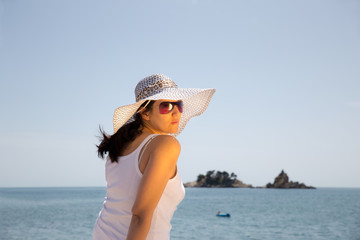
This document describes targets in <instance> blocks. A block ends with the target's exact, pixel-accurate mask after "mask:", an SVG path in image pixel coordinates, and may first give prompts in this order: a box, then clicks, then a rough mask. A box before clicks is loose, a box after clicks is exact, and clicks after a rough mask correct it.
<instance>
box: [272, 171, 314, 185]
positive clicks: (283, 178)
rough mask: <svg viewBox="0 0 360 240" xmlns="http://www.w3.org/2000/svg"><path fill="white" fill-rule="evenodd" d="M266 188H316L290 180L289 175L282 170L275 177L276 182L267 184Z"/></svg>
mask: <svg viewBox="0 0 360 240" xmlns="http://www.w3.org/2000/svg"><path fill="white" fill-rule="evenodd" d="M265 188H300V189H315V187H312V186H306V185H305V184H304V183H299V182H293V181H289V177H288V175H287V174H286V173H285V172H284V170H282V171H281V173H280V174H279V175H278V176H277V177H276V178H275V180H274V183H268V184H266V187H265Z"/></svg>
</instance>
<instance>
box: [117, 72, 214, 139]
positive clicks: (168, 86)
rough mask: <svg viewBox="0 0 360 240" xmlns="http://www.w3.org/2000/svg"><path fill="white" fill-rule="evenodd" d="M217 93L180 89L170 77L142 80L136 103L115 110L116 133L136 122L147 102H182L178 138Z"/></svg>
mask: <svg viewBox="0 0 360 240" xmlns="http://www.w3.org/2000/svg"><path fill="white" fill-rule="evenodd" d="M214 93H215V89H212V88H209V89H198V88H179V87H178V86H177V85H176V84H175V83H174V82H173V81H172V80H171V79H170V78H169V77H168V76H166V75H164V74H153V75H151V76H148V77H146V78H144V79H142V80H141V81H140V82H139V83H138V84H137V85H136V88H135V100H136V102H135V103H133V104H130V105H126V106H122V107H119V108H117V109H116V110H115V113H114V118H113V125H114V133H115V132H116V131H117V130H118V129H119V128H121V127H122V126H123V125H125V124H128V123H130V122H132V121H134V114H135V113H136V111H137V110H138V108H139V107H140V106H141V105H142V104H143V103H144V102H145V101H147V100H160V99H167V100H174V101H177V100H182V101H183V113H182V115H181V118H180V122H179V129H178V131H177V132H176V133H175V134H172V135H174V136H177V135H179V134H180V133H181V131H182V130H183V129H184V128H185V126H186V124H187V122H188V121H189V120H190V119H191V118H192V117H195V116H198V115H200V114H202V113H203V112H204V111H205V110H206V108H207V106H208V105H209V102H210V100H211V98H212V96H213V94H214Z"/></svg>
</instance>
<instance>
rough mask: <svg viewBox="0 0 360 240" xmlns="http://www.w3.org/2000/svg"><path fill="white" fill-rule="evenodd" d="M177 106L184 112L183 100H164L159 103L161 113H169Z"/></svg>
mask: <svg viewBox="0 0 360 240" xmlns="http://www.w3.org/2000/svg"><path fill="white" fill-rule="evenodd" d="M175 106H177V108H178V110H179V112H180V113H182V112H183V101H178V102H162V103H160V105H159V112H160V114H168V113H170V112H171V111H172V110H174V108H175Z"/></svg>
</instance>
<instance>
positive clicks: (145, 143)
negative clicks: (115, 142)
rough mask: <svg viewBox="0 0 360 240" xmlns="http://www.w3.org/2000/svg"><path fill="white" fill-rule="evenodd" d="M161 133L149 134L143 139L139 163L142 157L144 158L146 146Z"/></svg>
mask: <svg viewBox="0 0 360 240" xmlns="http://www.w3.org/2000/svg"><path fill="white" fill-rule="evenodd" d="M158 135H159V134H151V135H149V136H147V137H146V138H145V140H144V141H143V143H142V144H141V145H143V146H142V147H141V148H140V154H139V157H138V163H139V162H140V159H141V158H142V155H143V154H144V152H145V149H146V147H147V146H148V145H149V143H150V142H151V141H152V140H153V139H154V138H155V137H156V136H158Z"/></svg>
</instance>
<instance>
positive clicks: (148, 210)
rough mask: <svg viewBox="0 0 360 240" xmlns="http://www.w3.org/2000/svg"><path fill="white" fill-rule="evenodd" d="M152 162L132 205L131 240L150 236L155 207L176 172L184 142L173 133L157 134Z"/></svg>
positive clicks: (129, 235) (153, 143) (140, 239)
mask: <svg viewBox="0 0 360 240" xmlns="http://www.w3.org/2000/svg"><path fill="white" fill-rule="evenodd" d="M148 147H149V148H150V147H151V149H149V150H150V156H149V161H148V164H147V166H146V168H145V171H144V173H143V177H142V180H141V182H140V185H139V189H138V193H137V196H136V200H135V202H134V206H133V208H132V214H133V215H132V218H131V223H130V227H129V231H128V236H127V240H142V239H146V236H147V234H148V232H149V229H150V225H151V220H152V216H153V213H154V210H155V208H156V206H157V204H158V202H159V200H160V198H161V195H162V193H163V191H164V189H165V187H166V184H167V182H168V181H169V179H170V178H171V177H173V176H174V174H175V171H176V163H177V160H178V157H179V154H180V150H181V146H180V143H179V142H178V141H177V140H176V138H174V137H172V136H169V135H160V136H157V137H156V138H155V139H154V140H153V141H152V142H151V144H149V146H148Z"/></svg>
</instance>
